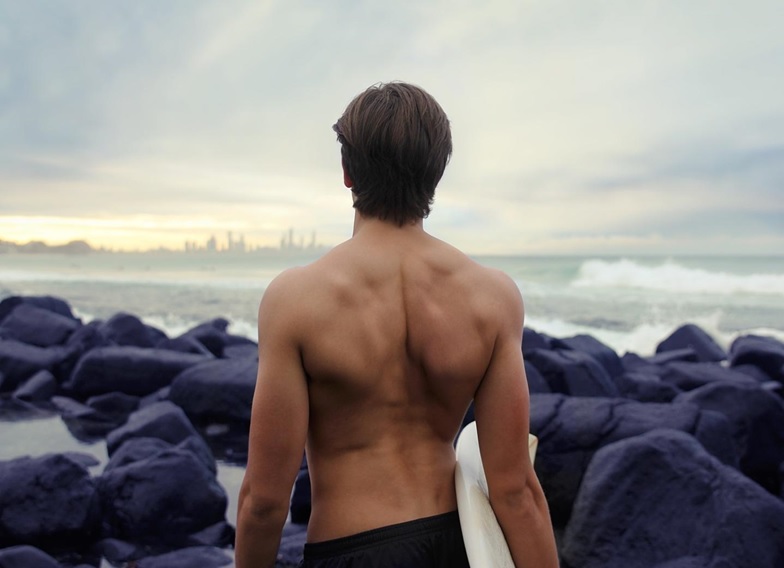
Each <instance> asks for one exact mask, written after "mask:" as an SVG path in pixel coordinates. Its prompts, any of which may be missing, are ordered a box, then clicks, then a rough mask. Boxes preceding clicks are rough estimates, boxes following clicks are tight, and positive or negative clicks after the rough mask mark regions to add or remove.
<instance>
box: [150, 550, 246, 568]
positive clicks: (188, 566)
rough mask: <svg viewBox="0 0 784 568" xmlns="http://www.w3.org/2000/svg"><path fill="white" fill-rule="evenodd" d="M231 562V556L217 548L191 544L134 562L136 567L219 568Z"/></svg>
mask: <svg viewBox="0 0 784 568" xmlns="http://www.w3.org/2000/svg"><path fill="white" fill-rule="evenodd" d="M231 563H232V560H231V557H230V556H229V555H227V554H226V553H225V552H223V551H222V550H220V549H218V548H215V547H213V546H193V547H190V548H181V549H179V550H175V551H173V552H167V553H165V554H159V555H158V556H148V557H147V558H142V559H141V560H138V561H137V562H136V568H193V567H194V566H198V567H199V568H219V567H220V566H226V565H227V564H231Z"/></svg>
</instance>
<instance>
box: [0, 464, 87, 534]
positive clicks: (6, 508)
mask: <svg viewBox="0 0 784 568" xmlns="http://www.w3.org/2000/svg"><path fill="white" fill-rule="evenodd" d="M87 458H90V459H92V456H87ZM87 458H85V460H86V459H87ZM85 463H89V462H86V461H83V460H81V459H80V458H78V457H75V456H74V455H73V454H46V455H43V456H40V457H35V458H31V457H21V458H17V459H13V460H9V461H3V462H0V511H1V512H2V514H0V543H2V544H5V545H13V544H25V543H37V544H39V543H40V544H42V545H62V544H66V543H67V544H68V545H69V546H72V547H75V546H79V545H80V544H86V543H89V542H91V540H92V539H93V538H94V537H95V536H96V534H97V529H98V526H99V524H98V523H99V520H100V508H99V506H98V498H97V492H96V485H95V482H94V480H93V478H92V477H91V476H90V472H89V471H88V470H87V468H86V467H85Z"/></svg>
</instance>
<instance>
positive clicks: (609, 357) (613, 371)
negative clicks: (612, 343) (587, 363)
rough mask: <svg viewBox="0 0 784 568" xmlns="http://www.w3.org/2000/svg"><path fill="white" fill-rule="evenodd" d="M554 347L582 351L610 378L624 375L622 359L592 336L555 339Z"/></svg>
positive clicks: (582, 335)
mask: <svg viewBox="0 0 784 568" xmlns="http://www.w3.org/2000/svg"><path fill="white" fill-rule="evenodd" d="M552 347H553V348H555V349H568V350H572V351H580V352H582V353H586V354H588V355H590V356H591V357H593V358H594V359H595V360H596V362H597V363H599V364H600V365H601V366H602V367H603V368H604V370H605V371H607V374H608V375H609V376H610V378H615V377H617V376H618V375H620V374H622V373H623V365H622V364H621V358H620V357H618V354H617V353H616V352H615V351H614V350H613V349H612V348H610V347H608V346H607V345H605V344H604V343H602V342H601V341H599V340H598V339H596V338H594V337H592V336H590V335H584V334H581V335H575V336H574V337H567V338H565V339H553V341H552Z"/></svg>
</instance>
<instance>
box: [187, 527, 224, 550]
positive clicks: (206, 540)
mask: <svg viewBox="0 0 784 568" xmlns="http://www.w3.org/2000/svg"><path fill="white" fill-rule="evenodd" d="M235 536H236V535H235V531H234V527H233V526H231V525H230V524H229V523H227V522H225V521H221V522H219V523H216V524H214V525H212V526H209V527H207V528H206V529H203V530H200V531H199V532H197V533H194V534H192V535H190V536H189V537H188V545H190V546H217V547H218V548H224V547H226V546H233V545H234V539H235Z"/></svg>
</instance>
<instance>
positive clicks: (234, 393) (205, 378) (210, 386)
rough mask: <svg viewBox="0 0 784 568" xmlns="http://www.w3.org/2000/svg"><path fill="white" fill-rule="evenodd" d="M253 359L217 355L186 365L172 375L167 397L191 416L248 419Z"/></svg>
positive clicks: (253, 379) (253, 385)
mask: <svg viewBox="0 0 784 568" xmlns="http://www.w3.org/2000/svg"><path fill="white" fill-rule="evenodd" d="M257 370H258V361H256V359H248V358H245V359H216V360H213V361H208V362H206V363H201V364H199V365H195V366H193V367H191V368H189V369H186V370H185V371H183V372H182V373H180V374H179V375H177V377H176V378H175V379H174V381H173V382H172V384H171V390H170V391H169V399H170V400H171V401H172V402H174V403H175V404H177V405H178V406H180V407H181V408H182V409H183V410H185V413H186V414H187V415H188V416H189V417H191V418H193V419H194V420H199V421H206V420H218V421H243V422H247V421H249V420H250V414H251V403H252V401H253V391H254V389H255V388H256V373H257Z"/></svg>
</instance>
